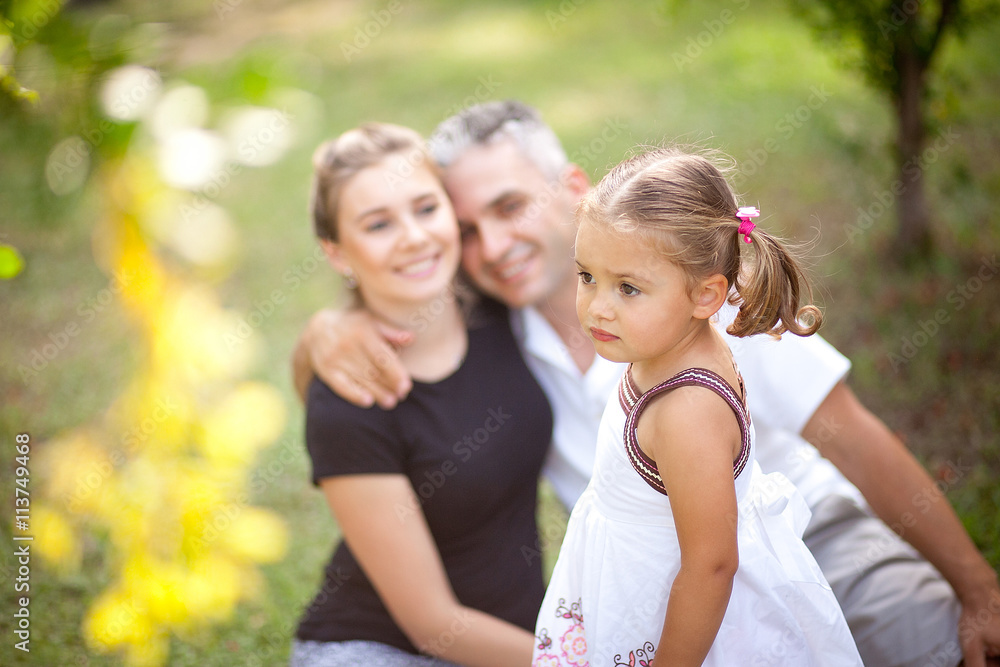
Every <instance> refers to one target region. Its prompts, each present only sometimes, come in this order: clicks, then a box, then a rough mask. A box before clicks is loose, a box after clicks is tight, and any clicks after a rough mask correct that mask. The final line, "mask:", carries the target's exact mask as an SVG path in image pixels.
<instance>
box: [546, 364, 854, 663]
mask: <svg viewBox="0 0 1000 667" xmlns="http://www.w3.org/2000/svg"><path fill="white" fill-rule="evenodd" d="M685 385H698V386H703V387H706V388H708V389H711V390H712V391H714V392H715V393H717V394H718V395H719V396H721V397H722V398H723V399H725V400H726V402H727V403H728V404H729V406H730V407H731V408H732V409H733V412H734V413H735V414H736V417H737V420H738V421H739V424H740V432H741V434H742V447H741V451H740V455H739V457H738V458H737V460H736V461H735V462H734V464H733V473H734V478H735V484H736V498H737V501H738V506H739V519H738V528H737V536H738V545H739V569H738V570H737V573H736V576H735V578H734V580H733V590H732V595H731V597H730V599H729V606H728V607H727V608H726V614H725V618H724V619H723V621H722V626H721V627H720V628H719V632H718V635H717V636H716V638H715V642H714V644H713V645H712V648H711V650H710V651H709V654H708V656H707V657H706V659H705V662H704V664H705V665H711V666H714V667H735V666H739V665H748V666H750V667H757V666H760V667H765V666H766V667H774V666H775V665H794V666H795V667H810V666H815V667H839V666H841V665H850V666H852V667H853V666H859V665H862V662H861V658H860V657H859V655H858V651H857V648H856V647H855V645H854V640H853V639H852V638H851V634H850V631H849V629H848V627H847V622H846V621H845V620H844V616H843V613H842V612H841V610H840V607H839V605H838V604H837V600H836V598H834V596H833V592H832V591H831V590H830V587H829V585H828V584H827V582H826V579H825V578H824V577H823V573H822V572H821V571H820V569H819V566H818V565H817V564H816V561H815V560H814V559H813V557H812V554H810V553H809V550H808V549H807V548H806V546H805V544H804V543H803V542H802V540H801V535H802V531H803V530H804V529H805V526H806V524H807V523H808V521H809V516H810V514H809V509H808V507H807V506H806V504H805V501H804V500H803V499H802V497H801V495H799V493H798V491H796V490H795V488H794V487H793V486H792V484H791V483H790V482H789V481H788V480H787V479H786V478H785V477H784V476H782V475H780V474H769V475H765V474H763V473H762V472H761V470H760V468H759V467H758V465H757V463H756V461H755V460H754V451H753V450H754V447H753V426H752V424H751V422H750V416H749V414H748V413H747V411H746V408H745V406H744V403H743V401H742V400H741V399H740V398H739V396H738V395H737V394H736V392H735V391H734V390H733V388H732V387H730V386H729V384H728V383H727V382H726V381H725V380H724V379H723V378H722V377H720V376H719V375H717V374H716V373H713V372H712V371H708V370H705V369H698V368H694V369H688V370H686V371H683V372H681V373H678V374H677V375H675V376H674V377H672V378H670V379H669V380H667V381H666V382H663V383H661V384H659V385H657V386H656V387H654V388H652V389H650V390H649V391H648V392H646V393H645V394H643V395H642V396H639V395H638V392H637V391H636V388H635V385H634V384H633V382H632V377H631V373H630V372H628V371H626V373H625V375H624V377H623V378H622V381H621V384H620V385H619V391H618V395H617V396H615V397H612V399H611V400H610V401H609V402H608V406H607V408H606V409H605V411H604V417H603V419H602V420H601V426H600V431H599V435H598V442H597V459H596V463H595V467H594V474H593V477H592V478H591V481H590V484H589V486H588V487H587V490H586V491H585V492H584V494H583V496H582V497H581V498H580V500H579V502H578V503H577V505H576V507H574V508H573V512H572V515H571V516H570V520H569V524H568V526H567V529H566V537H565V538H564V540H563V544H562V549H561V551H560V552H559V559H558V561H557V563H556V566H555V570H554V571H553V573H552V579H551V581H550V582H549V587H548V590H547V591H546V594H545V599H544V601H543V602H542V607H541V610H540V612H539V616H538V621H537V624H536V627H535V635H536V642H535V651H534V656H533V660H532V664H533V665H534V667H555V666H557V665H559V666H571V667H585V666H588V665H593V666H594V667H605V666H608V665H615V666H617V665H628V666H631V667H636V666H639V665H648V664H649V662H650V661H651V660H652V658H653V655H654V654H655V652H656V645H657V644H658V643H659V640H660V634H661V632H662V631H663V621H664V618H665V617H666V610H667V597H668V595H669V593H670V587H671V585H672V583H673V580H674V577H675V576H676V575H677V571H678V569H679V568H680V547H679V545H678V542H677V532H676V528H675V526H674V520H673V514H672V513H671V510H670V502H669V499H668V497H667V495H666V494H665V492H664V489H663V483H662V480H661V479H660V476H659V474H658V473H657V471H656V466H655V464H654V463H653V462H652V461H651V460H650V459H649V458H648V457H646V456H645V455H644V454H643V452H642V450H641V449H640V448H639V446H638V442H637V441H636V439H635V428H636V424H637V422H638V417H639V415H640V414H641V413H642V411H643V409H644V408H645V407H646V405H647V404H648V402H649V401H650V400H651V399H652V398H653V397H654V396H657V395H661V394H662V393H663V392H666V391H669V390H671V389H673V388H676V387H679V386H685ZM741 388H742V387H741ZM626 436H627V437H626Z"/></svg>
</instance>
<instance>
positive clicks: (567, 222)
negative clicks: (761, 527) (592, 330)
mask: <svg viewBox="0 0 1000 667" xmlns="http://www.w3.org/2000/svg"><path fill="white" fill-rule="evenodd" d="M571 169H572V168H571ZM443 180H444V185H445V189H446V190H447V191H448V194H449V196H450V197H451V200H452V205H453V206H454V209H455V215H456V217H457V218H458V224H459V228H460V230H461V232H462V265H463V266H464V267H465V270H466V272H467V273H468V274H469V276H470V277H471V278H472V280H473V282H475V283H476V285H477V286H478V287H479V288H480V289H481V290H482V291H483V292H485V293H487V294H489V295H490V296H493V297H494V298H496V299H499V300H500V301H503V302H504V303H506V304H507V305H508V306H511V307H512V308H521V307H524V306H530V305H535V304H540V303H542V302H543V301H545V300H546V299H548V298H551V297H553V296H555V295H556V294H557V293H558V292H559V289H560V288H565V287H567V285H568V286H569V287H570V290H571V291H569V292H568V294H569V295H570V298H572V294H573V292H572V289H573V288H574V287H575V281H576V267H575V265H574V263H573V241H574V238H575V236H576V225H575V223H574V220H573V212H574V210H575V207H576V204H577V203H578V202H579V200H580V198H581V197H582V196H583V194H584V193H585V192H586V189H587V182H586V178H585V177H582V176H579V177H577V178H570V179H562V180H556V181H550V180H549V179H548V178H546V177H545V175H544V174H542V172H541V171H540V170H539V169H538V167H536V166H535V164H534V163H533V162H531V161H530V160H529V159H528V158H527V157H525V156H524V155H523V154H522V153H521V151H520V150H519V149H518V147H517V146H516V145H515V144H514V143H512V142H509V141H502V142H499V143H496V144H491V145H488V146H474V147H472V148H470V149H469V150H467V151H466V152H465V153H463V154H462V155H461V156H460V157H459V158H458V159H457V160H455V161H454V162H453V163H452V164H451V165H449V166H448V167H447V169H445V172H444V179H443ZM570 303H572V302H570Z"/></svg>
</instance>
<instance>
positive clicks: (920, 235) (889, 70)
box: [790, 0, 1000, 262]
mask: <svg viewBox="0 0 1000 667" xmlns="http://www.w3.org/2000/svg"><path fill="white" fill-rule="evenodd" d="M790 4H791V7H792V11H793V12H794V13H795V14H796V15H797V16H799V17H801V18H802V19H804V20H805V21H806V23H808V24H809V25H810V26H812V28H813V29H814V30H815V31H816V33H817V34H818V35H819V37H820V39H822V40H823V41H824V42H827V43H829V44H832V45H833V46H834V48H836V49H837V50H838V51H839V52H840V54H841V55H842V56H844V59H845V60H847V61H848V62H849V63H850V65H851V66H853V67H855V68H857V69H859V70H860V71H861V72H862V73H863V74H864V76H865V79H866V80H867V81H868V83H869V84H870V85H871V86H873V87H874V88H875V89H877V90H879V91H881V92H884V93H885V94H887V95H888V96H889V99H890V101H891V102H892V105H893V108H894V110H895V113H896V123H897V128H896V142H895V161H896V169H897V180H896V181H895V182H894V184H893V188H892V191H893V193H894V194H895V195H896V197H897V200H896V204H897V206H896V212H897V220H898V229H897V233H896V239H895V245H896V247H895V248H894V251H895V252H894V253H893V254H894V255H895V256H897V257H901V258H903V260H904V261H906V262H912V261H915V260H916V261H920V260H926V259H927V258H928V257H929V256H930V255H931V254H932V253H933V251H934V237H933V233H932V228H931V212H930V209H929V207H928V205H927V199H926V196H925V194H924V167H925V160H924V150H925V144H926V139H927V135H928V131H927V130H928V121H929V119H928V116H927V111H926V107H927V101H928V97H929V85H928V84H929V79H930V78H931V77H932V75H933V66H934V57H935V55H936V54H937V53H939V52H940V50H941V44H942V42H943V40H944V39H945V38H946V37H947V35H948V34H954V35H955V36H956V37H959V38H962V37H964V36H965V35H966V33H967V31H968V30H969V29H970V28H972V27H974V26H977V25H981V24H982V23H984V22H985V21H987V20H991V19H993V18H994V17H996V15H997V14H998V13H1000V2H997V1H996V0H965V1H963V0H902V1H900V0H892V1H886V0H806V1H805V2H792V3H790Z"/></svg>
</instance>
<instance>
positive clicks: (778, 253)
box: [578, 147, 823, 337]
mask: <svg viewBox="0 0 1000 667" xmlns="http://www.w3.org/2000/svg"><path fill="white" fill-rule="evenodd" d="M702 153H704V152H698V153H694V152H688V151H685V150H683V149H681V148H678V147H665V148H656V149H652V150H650V151H648V152H646V153H642V154H640V155H636V156H634V157H632V158H629V159H627V160H625V161H624V162H622V163H621V164H619V165H618V166H617V167H615V168H614V169H612V170H611V172H610V173H608V175H607V176H605V177H604V178H603V179H601V182H600V183H598V184H597V186H596V187H595V188H594V189H593V190H592V191H591V192H590V193H589V194H588V195H587V196H586V197H585V198H584V199H583V201H582V202H581V203H580V208H579V211H578V216H579V219H580V222H581V224H584V223H586V222H590V223H597V224H598V225H599V226H605V227H610V228H611V229H613V230H615V231H617V232H624V233H630V234H633V233H634V234H639V235H640V236H642V237H644V238H645V239H646V240H648V241H649V242H650V243H653V244H655V245H656V246H657V247H658V248H659V249H661V250H662V251H663V252H664V253H665V254H666V256H667V257H668V258H669V259H670V260H671V261H673V262H675V263H676V264H677V265H678V266H680V267H681V268H682V269H683V270H684V271H685V272H686V273H687V274H688V276H689V278H690V281H689V282H690V284H691V286H693V284H694V282H695V281H697V280H700V279H703V278H706V277H708V276H711V275H714V274H721V275H722V276H724V277H725V278H726V281H727V282H728V285H729V287H730V289H731V288H733V287H735V288H736V290H735V293H734V294H731V295H730V297H729V302H730V303H732V304H734V305H735V304H739V306H740V309H739V313H738V314H737V316H736V319H735V321H734V322H733V323H732V324H731V325H730V326H729V328H728V329H727V331H728V332H729V333H730V334H732V335H734V336H740V337H743V336H752V335H754V334H759V333H769V334H771V335H773V336H780V335H781V334H782V333H784V332H785V331H789V332H791V333H793V334H795V335H797V336H808V335H810V334H813V333H815V332H816V330H817V329H819V327H820V324H821V323H822V321H823V316H822V313H821V312H820V310H819V308H817V307H816V306H814V305H804V306H801V307H800V305H799V303H800V299H801V298H802V296H803V294H805V295H806V296H807V297H808V298H809V299H810V300H811V298H812V292H811V289H810V287H809V283H808V280H807V279H806V276H805V274H804V273H803V271H802V269H801V268H800V267H799V265H798V263H797V262H796V260H795V259H794V258H793V257H792V255H791V254H790V253H789V251H788V250H787V249H786V248H785V246H784V244H783V243H782V242H781V241H780V240H779V239H778V238H776V237H774V236H772V235H771V234H769V233H768V232H766V231H764V230H762V229H761V228H760V227H757V228H756V229H754V230H753V231H751V232H750V233H749V238H750V239H751V240H752V246H753V249H754V251H755V252H754V253H753V255H754V259H753V260H750V258H748V257H746V255H748V254H750V253H744V252H742V247H743V245H746V244H744V243H743V235H742V234H739V233H738V231H737V230H738V229H739V227H740V220H739V219H738V218H737V217H736V212H737V209H738V206H737V200H736V195H735V193H734V192H733V190H732V188H730V186H729V183H727V182H726V178H725V176H724V175H723V170H724V168H720V167H718V166H716V164H715V162H716V161H719V160H717V159H716V158H715V157H714V156H712V159H710V158H709V157H706V155H705V154H702ZM748 247H749V246H748Z"/></svg>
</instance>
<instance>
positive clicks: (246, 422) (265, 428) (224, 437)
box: [203, 382, 286, 465]
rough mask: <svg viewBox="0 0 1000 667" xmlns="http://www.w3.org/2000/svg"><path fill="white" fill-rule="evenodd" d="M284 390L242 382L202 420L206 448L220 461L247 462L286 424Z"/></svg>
mask: <svg viewBox="0 0 1000 667" xmlns="http://www.w3.org/2000/svg"><path fill="white" fill-rule="evenodd" d="M285 418H286V414H285V403H284V401H283V400H282V397H281V394H279V393H278V390H277V389H275V388H274V387H272V386H271V385H268V384H264V383H262V382H243V383H241V384H239V385H238V386H237V387H236V389H235V390H234V391H233V392H232V393H231V394H229V395H228V396H227V397H226V398H225V399H223V401H222V403H221V404H220V405H218V406H217V407H216V408H215V410H213V411H212V412H211V413H210V414H208V415H207V416H206V417H205V419H204V422H203V429H204V431H203V432H204V436H203V449H204V452H205V454H206V455H207V456H208V457H209V458H210V459H212V460H213V461H216V462H218V463H222V464H229V465H247V464H249V463H250V462H251V461H253V459H254V457H255V456H256V454H257V450H258V449H260V448H261V447H264V446H266V445H268V444H270V443H271V442H273V441H274V440H275V439H277V437H278V436H279V435H280V434H281V431H282V429H283V428H284V427H285Z"/></svg>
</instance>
